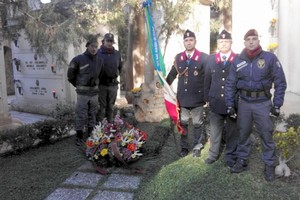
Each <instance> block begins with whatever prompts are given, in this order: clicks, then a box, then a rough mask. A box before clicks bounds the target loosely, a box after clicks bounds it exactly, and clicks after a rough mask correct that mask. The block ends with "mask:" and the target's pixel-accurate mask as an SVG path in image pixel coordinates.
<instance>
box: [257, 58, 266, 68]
mask: <svg viewBox="0 0 300 200" xmlns="http://www.w3.org/2000/svg"><path fill="white" fill-rule="evenodd" d="M265 64H266V62H265V60H264V59H259V60H258V61H257V66H258V68H260V69H262V68H264V67H265Z"/></svg>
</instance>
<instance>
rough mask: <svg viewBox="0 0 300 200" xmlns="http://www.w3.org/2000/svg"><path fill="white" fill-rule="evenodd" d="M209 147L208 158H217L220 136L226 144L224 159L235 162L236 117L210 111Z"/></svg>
mask: <svg viewBox="0 0 300 200" xmlns="http://www.w3.org/2000/svg"><path fill="white" fill-rule="evenodd" d="M209 118H210V120H209V121H210V148H209V153H208V158H209V159H210V160H217V159H218V158H219V156H220V154H221V153H222V152H221V145H222V138H223V135H224V140H225V144H226V148H225V156H224V160H225V162H226V163H233V164H234V163H235V160H236V155H235V151H236V147H237V142H238V131H237V123H236V121H237V120H236V119H234V118H231V117H229V115H227V114H218V113H215V112H210V114H209Z"/></svg>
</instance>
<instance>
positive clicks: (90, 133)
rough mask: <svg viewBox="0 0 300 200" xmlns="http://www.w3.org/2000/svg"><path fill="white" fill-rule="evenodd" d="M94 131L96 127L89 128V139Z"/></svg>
mask: <svg viewBox="0 0 300 200" xmlns="http://www.w3.org/2000/svg"><path fill="white" fill-rule="evenodd" d="M93 130H94V127H88V137H90V136H91V135H92V132H93Z"/></svg>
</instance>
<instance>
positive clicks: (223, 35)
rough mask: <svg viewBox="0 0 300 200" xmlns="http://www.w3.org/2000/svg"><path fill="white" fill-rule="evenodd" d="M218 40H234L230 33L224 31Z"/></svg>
mask: <svg viewBox="0 0 300 200" xmlns="http://www.w3.org/2000/svg"><path fill="white" fill-rule="evenodd" d="M218 39H228V40H231V39H232V38H231V34H230V33H229V32H228V31H226V30H223V31H222V32H221V33H220V34H219V36H218Z"/></svg>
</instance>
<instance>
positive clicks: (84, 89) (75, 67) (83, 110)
mask: <svg viewBox="0 0 300 200" xmlns="http://www.w3.org/2000/svg"><path fill="white" fill-rule="evenodd" d="M97 39H98V37H97V36H95V35H90V36H89V38H88V41H87V43H86V48H87V49H86V51H85V52H84V53H83V54H80V55H78V56H76V57H74V58H73V59H72V60H71V62H70V65H69V68H68V81H69V82H70V83H71V84H72V85H73V86H74V87H75V88H76V93H77V103H76V145H78V146H80V145H82V144H83V142H84V139H85V138H84V137H83V130H84V127H85V122H86V119H88V120H87V123H88V124H87V129H88V133H87V135H89V134H90V133H91V132H92V130H93V128H94V126H95V125H96V115H97V111H98V108H99V103H98V92H99V87H98V84H99V80H100V77H101V75H102V71H103V60H102V59H101V58H99V57H98V56H97V50H98V46H99V43H98V40H97Z"/></svg>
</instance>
